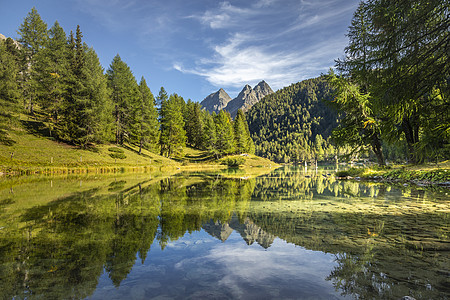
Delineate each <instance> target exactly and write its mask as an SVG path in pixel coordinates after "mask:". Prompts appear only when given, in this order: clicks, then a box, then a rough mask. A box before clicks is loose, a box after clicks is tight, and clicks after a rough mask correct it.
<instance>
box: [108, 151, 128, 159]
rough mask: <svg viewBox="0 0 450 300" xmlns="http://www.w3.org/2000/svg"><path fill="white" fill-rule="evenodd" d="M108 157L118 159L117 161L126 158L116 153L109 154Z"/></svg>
mask: <svg viewBox="0 0 450 300" xmlns="http://www.w3.org/2000/svg"><path fill="white" fill-rule="evenodd" d="M109 156H111V157H112V158H118V159H125V158H127V156H126V155H125V154H123V153H117V152H113V153H109Z"/></svg>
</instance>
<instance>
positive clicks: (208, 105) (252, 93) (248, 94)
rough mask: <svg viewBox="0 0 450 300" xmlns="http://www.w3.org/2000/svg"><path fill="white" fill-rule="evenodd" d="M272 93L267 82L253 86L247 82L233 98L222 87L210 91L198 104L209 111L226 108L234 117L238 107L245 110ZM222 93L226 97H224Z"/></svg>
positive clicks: (216, 111)
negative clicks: (213, 91)
mask: <svg viewBox="0 0 450 300" xmlns="http://www.w3.org/2000/svg"><path fill="white" fill-rule="evenodd" d="M273 93H274V92H273V90H272V88H271V87H270V86H269V85H268V84H267V82H265V81H264V80H262V81H260V82H259V83H258V84H257V85H256V86H255V87H254V88H252V87H251V86H250V85H249V84H246V85H245V86H244V88H243V89H242V90H241V92H240V93H239V95H238V96H236V97H235V98H233V99H231V97H230V96H228V94H227V93H226V92H225V90H224V89H223V88H220V89H219V90H218V91H217V92H215V93H212V94H210V95H209V96H207V97H206V98H205V99H203V101H202V102H200V104H201V106H202V108H205V109H206V110H208V111H209V112H211V113H212V112H215V113H218V112H219V111H220V110H226V111H228V112H229V113H230V115H231V117H233V118H234V117H235V116H236V114H237V111H238V110H239V109H242V110H243V111H244V112H246V111H248V110H249V109H250V108H251V107H252V106H253V105H255V104H256V103H258V102H259V101H260V100H261V99H262V98H264V97H265V96H267V95H270V94H273ZM220 95H222V97H220ZM224 95H226V96H228V97H225V96H224ZM228 98H229V99H228Z"/></svg>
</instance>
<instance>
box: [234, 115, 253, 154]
mask: <svg viewBox="0 0 450 300" xmlns="http://www.w3.org/2000/svg"><path fill="white" fill-rule="evenodd" d="M234 137H235V141H236V151H237V153H239V154H240V153H250V154H253V153H255V144H254V143H253V140H252V138H251V136H250V131H249V129H248V124H247V121H246V119H245V115H244V113H243V111H242V110H241V109H239V110H238V112H237V115H236V118H235V119H234Z"/></svg>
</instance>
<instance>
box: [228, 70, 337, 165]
mask: <svg viewBox="0 0 450 300" xmlns="http://www.w3.org/2000/svg"><path fill="white" fill-rule="evenodd" d="M330 98H331V89H330V87H329V85H328V83H327V82H326V80H325V79H324V78H323V77H319V78H314V79H308V80H305V81H302V82H299V83H296V84H292V85H290V86H288V87H285V88H283V89H281V90H278V91H277V92H275V93H273V94H271V95H268V96H266V97H264V99H263V100H262V101H259V102H258V103H256V104H255V105H254V106H253V107H252V108H251V109H250V110H249V111H248V113H247V122H248V123H249V129H250V133H251V135H252V138H253V141H254V142H255V146H256V154H257V155H259V156H263V157H266V158H269V159H271V160H274V161H276V162H298V161H303V160H305V159H311V158H318V159H319V160H321V159H324V158H326V156H327V155H330V156H331V154H332V153H330V152H332V151H333V147H332V146H330V145H329V143H327V141H326V139H327V138H328V137H329V135H330V134H331V131H332V130H333V128H335V127H336V126H337V115H336V113H335V112H334V111H333V110H332V109H331V108H329V107H328V106H327V105H326V104H325V103H324V102H323V101H322V100H324V99H328V100H329V99H330ZM230 103H231V102H230ZM318 135H320V137H318Z"/></svg>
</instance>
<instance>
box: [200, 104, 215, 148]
mask: <svg viewBox="0 0 450 300" xmlns="http://www.w3.org/2000/svg"><path fill="white" fill-rule="evenodd" d="M215 116H216V113H215V112H213V114H212V115H211V114H210V113H209V111H207V110H203V111H202V118H203V124H204V125H203V132H202V134H203V136H202V148H203V149H205V150H208V151H209V152H210V153H211V154H214V155H216V156H217V154H218V152H217V150H216V147H217V130H216V124H215V123H214V118H215Z"/></svg>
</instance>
